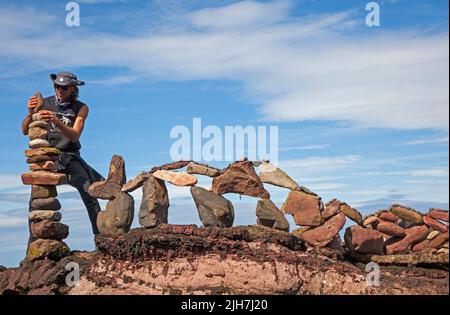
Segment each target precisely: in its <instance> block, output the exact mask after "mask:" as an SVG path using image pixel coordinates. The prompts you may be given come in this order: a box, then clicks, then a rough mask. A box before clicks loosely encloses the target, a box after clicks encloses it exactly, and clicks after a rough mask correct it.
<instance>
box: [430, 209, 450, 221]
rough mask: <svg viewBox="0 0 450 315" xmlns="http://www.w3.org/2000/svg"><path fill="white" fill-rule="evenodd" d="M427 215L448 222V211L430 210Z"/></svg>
mask: <svg viewBox="0 0 450 315" xmlns="http://www.w3.org/2000/svg"><path fill="white" fill-rule="evenodd" d="M428 215H429V216H430V217H432V218H433V219H436V220H442V221H445V222H448V211H446V210H442V209H435V208H431V209H430V210H429V212H428Z"/></svg>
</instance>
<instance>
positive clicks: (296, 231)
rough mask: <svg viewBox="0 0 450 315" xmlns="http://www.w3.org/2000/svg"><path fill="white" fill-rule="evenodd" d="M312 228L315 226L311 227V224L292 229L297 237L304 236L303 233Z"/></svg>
mask: <svg viewBox="0 0 450 315" xmlns="http://www.w3.org/2000/svg"><path fill="white" fill-rule="evenodd" d="M312 228H313V227H311V226H302V227H299V228H298V229H296V230H294V231H292V234H294V235H295V236H297V237H302V235H303V233H305V232H306V231H309V230H311V229H312Z"/></svg>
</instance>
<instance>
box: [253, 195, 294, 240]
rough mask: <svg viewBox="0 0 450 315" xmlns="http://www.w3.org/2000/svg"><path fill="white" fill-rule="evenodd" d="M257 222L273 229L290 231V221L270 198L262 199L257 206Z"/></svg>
mask: <svg viewBox="0 0 450 315" xmlns="http://www.w3.org/2000/svg"><path fill="white" fill-rule="evenodd" d="M256 217H257V218H258V219H257V223H258V224H261V225H264V226H267V227H271V228H273V229H277V230H282V231H286V232H289V222H288V221H287V220H286V218H285V216H284V214H283V212H281V211H280V209H278V208H277V206H276V205H275V204H274V203H273V202H272V200H270V199H260V200H258V204H257V206H256Z"/></svg>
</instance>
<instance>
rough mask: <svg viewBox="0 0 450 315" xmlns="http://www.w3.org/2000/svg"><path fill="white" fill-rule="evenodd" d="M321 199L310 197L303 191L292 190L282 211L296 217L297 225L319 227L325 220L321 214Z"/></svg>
mask: <svg viewBox="0 0 450 315" xmlns="http://www.w3.org/2000/svg"><path fill="white" fill-rule="evenodd" d="M320 202H321V200H320V197H316V196H313V195H309V194H307V193H304V192H302V191H297V190H291V191H290V192H289V195H288V197H287V198H286V201H285V202H284V203H283V206H282V207H281V211H283V212H284V213H289V214H291V215H292V216H293V217H294V221H295V223H296V224H297V225H302V226H319V225H321V224H322V222H323V219H322V216H321V212H320V206H319V203H320Z"/></svg>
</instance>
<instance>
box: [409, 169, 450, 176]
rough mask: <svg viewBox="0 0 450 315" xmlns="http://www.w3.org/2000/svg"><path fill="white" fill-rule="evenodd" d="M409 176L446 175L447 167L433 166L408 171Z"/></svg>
mask: <svg viewBox="0 0 450 315" xmlns="http://www.w3.org/2000/svg"><path fill="white" fill-rule="evenodd" d="M410 174H411V176H424V177H425V176H431V177H448V175H449V174H448V169H444V168H433V169H424V170H417V171H412V172H410Z"/></svg>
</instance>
